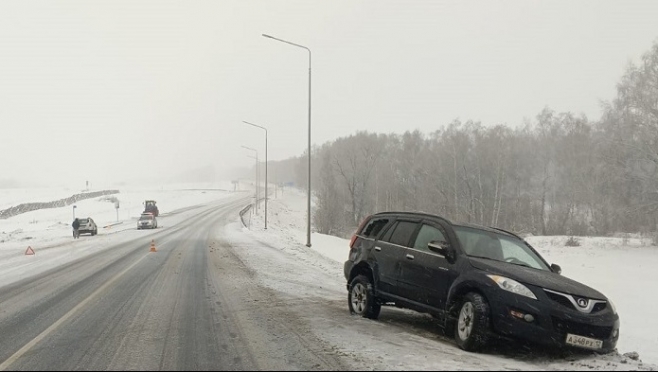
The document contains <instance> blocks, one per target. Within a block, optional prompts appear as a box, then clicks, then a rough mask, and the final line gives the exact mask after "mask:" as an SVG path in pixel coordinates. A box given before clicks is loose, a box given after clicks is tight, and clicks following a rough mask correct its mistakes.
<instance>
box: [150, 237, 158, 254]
mask: <svg viewBox="0 0 658 372" xmlns="http://www.w3.org/2000/svg"><path fill="white" fill-rule="evenodd" d="M151 252H157V250H156V249H155V240H154V239H151Z"/></svg>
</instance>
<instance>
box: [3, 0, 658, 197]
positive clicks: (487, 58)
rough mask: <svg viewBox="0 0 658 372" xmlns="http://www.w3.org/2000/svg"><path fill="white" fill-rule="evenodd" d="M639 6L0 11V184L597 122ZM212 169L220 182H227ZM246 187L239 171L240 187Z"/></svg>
mask: <svg viewBox="0 0 658 372" xmlns="http://www.w3.org/2000/svg"><path fill="white" fill-rule="evenodd" d="M656 14H658V3H657V2H650V1H645V2H639V1H625V2H621V1H580V2H572V1H551V2H539V1H525V0H524V1H498V2H489V1H451V2H440V1H415V2H407V1H359V2H351V1H324V2H317V1H314V2H308V1H236V2H229V1H221V2H215V1H213V2H210V1H208V2H201V1H197V2H163V1H140V2H133V1H106V2H87V1H48V2H45V1H44V2H37V1H3V2H0V180H5V181H6V182H8V183H14V184H19V185H34V184H41V185H43V184H53V185H55V184H60V183H75V184H84V182H85V181H90V182H91V183H92V184H99V185H100V184H112V183H120V182H129V181H132V180H142V181H149V180H153V181H154V182H155V181H158V182H159V181H161V180H164V179H168V178H171V177H176V176H179V177H180V178H185V177H186V176H185V175H189V174H195V173H199V172H204V171H209V172H210V171H214V172H215V178H222V177H225V176H226V177H229V176H230V177H232V176H234V174H235V172H230V171H231V170H233V169H235V168H241V167H243V168H247V167H250V166H252V165H253V160H252V159H250V158H249V156H250V155H251V154H250V152H249V151H248V150H245V149H244V148H242V146H248V147H252V148H256V149H258V150H259V152H260V154H259V156H260V158H261V159H264V151H265V149H264V135H263V132H262V131H260V130H258V129H257V128H253V127H250V126H247V125H245V124H243V123H242V121H243V120H246V121H250V122H252V123H256V124H259V125H262V126H265V127H267V128H268V130H269V159H270V160H281V159H286V158H288V157H292V156H300V155H302V153H303V152H304V151H305V149H306V148H307V115H308V112H307V105H308V54H307V53H306V51H304V50H302V49H299V48H295V47H293V46H290V45H287V44H283V43H280V42H277V41H274V40H271V39H267V38H264V37H262V36H261V35H262V34H263V33H265V34H270V35H273V36H275V37H278V38H281V39H285V40H289V41H291V42H294V43H298V44H302V45H305V46H307V47H309V48H310V49H311V50H312V53H313V59H312V62H313V65H312V125H313V132H312V141H313V144H315V145H321V144H322V143H324V142H326V141H331V140H334V139H336V138H338V137H341V136H346V135H349V134H352V133H354V132H355V131H357V130H367V131H371V132H378V133H402V132H404V131H407V130H415V129H419V130H421V131H422V132H425V133H429V132H431V131H434V130H436V129H438V128H439V127H441V126H443V125H446V124H448V123H450V122H451V121H452V120H454V119H456V118H460V119H463V120H468V119H473V120H479V121H482V123H483V124H484V125H494V124H507V125H509V126H513V127H515V126H519V125H521V124H522V123H523V121H524V119H526V118H532V117H535V116H536V115H537V114H538V113H539V112H540V111H541V110H542V109H543V108H544V107H547V106H548V107H551V108H553V109H556V110H559V111H571V112H574V113H578V114H581V113H582V114H584V115H586V116H587V117H588V118H590V119H597V118H598V117H599V116H600V115H601V102H602V101H606V100H610V99H612V98H613V96H614V95H615V93H616V84H617V82H618V81H619V79H620V77H621V76H622V74H623V73H624V68H625V67H626V66H627V65H628V64H629V63H630V62H632V61H638V60H639V59H640V57H641V55H642V53H643V52H645V51H646V50H647V49H649V47H650V46H651V43H652V42H653V41H654V40H655V39H656V37H657V36H658V22H656V17H655V15H656ZM229 172H230V173H229ZM249 174H251V173H249Z"/></svg>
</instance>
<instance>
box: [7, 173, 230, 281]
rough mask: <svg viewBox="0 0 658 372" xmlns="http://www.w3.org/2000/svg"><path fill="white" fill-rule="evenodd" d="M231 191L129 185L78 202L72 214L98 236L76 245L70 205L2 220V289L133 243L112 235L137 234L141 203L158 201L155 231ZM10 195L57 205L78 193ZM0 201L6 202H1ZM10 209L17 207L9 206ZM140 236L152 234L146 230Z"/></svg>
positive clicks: (214, 186) (85, 237) (226, 186)
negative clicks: (179, 213)
mask: <svg viewBox="0 0 658 372" xmlns="http://www.w3.org/2000/svg"><path fill="white" fill-rule="evenodd" d="M232 188H233V186H232V185H231V184H230V183H217V184H174V185H164V186H159V187H141V186H131V187H123V188H118V189H119V191H120V193H119V194H114V195H108V196H101V197H97V198H93V199H87V200H81V201H79V202H77V203H76V208H75V215H76V217H91V218H93V219H94V221H95V222H96V224H97V226H98V235H97V236H95V237H91V236H89V235H82V236H81V237H80V239H79V240H75V241H73V237H72V228H71V222H72V221H73V206H72V205H70V206H66V207H61V208H50V209H41V210H37V211H32V212H27V213H23V214H20V215H17V216H14V217H10V218H8V219H0V286H2V285H6V284H9V283H11V282H14V281H17V280H20V279H22V278H25V277H28V276H30V275H34V274H36V273H38V272H43V271H45V270H48V269H50V268H52V267H56V266H58V265H62V264H65V263H67V262H70V261H72V260H75V259H78V258H80V257H82V256H84V255H87V254H90V253H93V252H96V251H98V249H102V248H103V247H106V246H108V245H110V243H112V244H114V243H120V242H121V241H123V240H126V241H127V240H130V239H134V238H135V236H134V235H132V234H128V235H125V236H121V234H114V233H115V232H118V231H123V230H135V227H136V223H137V219H138V218H139V215H140V214H141V213H142V211H143V208H144V206H143V204H142V203H143V202H144V200H147V199H148V200H155V201H156V202H157V206H158V209H159V212H160V217H159V218H158V222H159V223H158V225H159V226H158V227H159V228H165V227H166V226H167V223H173V222H174V221H175V218H174V219H171V220H169V218H170V217H168V215H170V214H171V213H172V212H174V211H181V210H184V209H186V208H190V207H194V206H198V205H200V204H205V203H208V202H211V201H215V200H217V199H220V198H225V197H228V196H231V195H234V193H231V192H227V191H226V190H232ZM13 191H14V193H12V190H2V195H3V197H6V200H12V201H14V202H18V203H19V204H20V203H25V202H48V201H52V200H58V199H61V198H64V197H69V196H71V195H73V194H75V193H78V192H79V191H77V190H73V191H72V190H68V191H67V190H66V189H52V190H45V189H14V190H13ZM91 191H95V190H91ZM30 192H34V197H30V196H29V195H30ZM108 197H116V198H117V199H118V200H119V210H118V219H117V210H116V208H115V205H114V203H113V202H112V201H108V200H106V198H108ZM49 198H52V200H50V199H49ZM2 200H3V203H5V201H4V200H5V199H2ZM13 205H15V204H11V205H9V206H8V207H11V206H13ZM171 218H173V217H171ZM176 218H179V217H178V216H176ZM139 233H140V234H141V235H150V233H149V232H148V231H140V232H139ZM28 247H31V248H33V249H34V251H35V252H36V255H34V256H27V255H25V251H26V249H27V248H28Z"/></svg>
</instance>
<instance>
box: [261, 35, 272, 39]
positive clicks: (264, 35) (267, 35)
mask: <svg viewBox="0 0 658 372" xmlns="http://www.w3.org/2000/svg"><path fill="white" fill-rule="evenodd" d="M263 36H265V37H268V38H270V39H274V37H273V36H270V35H267V34H263Z"/></svg>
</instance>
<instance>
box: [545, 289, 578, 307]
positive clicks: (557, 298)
mask: <svg viewBox="0 0 658 372" xmlns="http://www.w3.org/2000/svg"><path fill="white" fill-rule="evenodd" d="M546 295H547V296H548V298H550V299H551V300H553V301H555V302H557V303H559V304H560V305H562V306H566V307H568V308H569V309H572V310H576V308H575V307H574V306H573V304H572V303H571V301H569V299H568V298H566V297H564V296H560V295H559V294H557V293H552V292H546Z"/></svg>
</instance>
